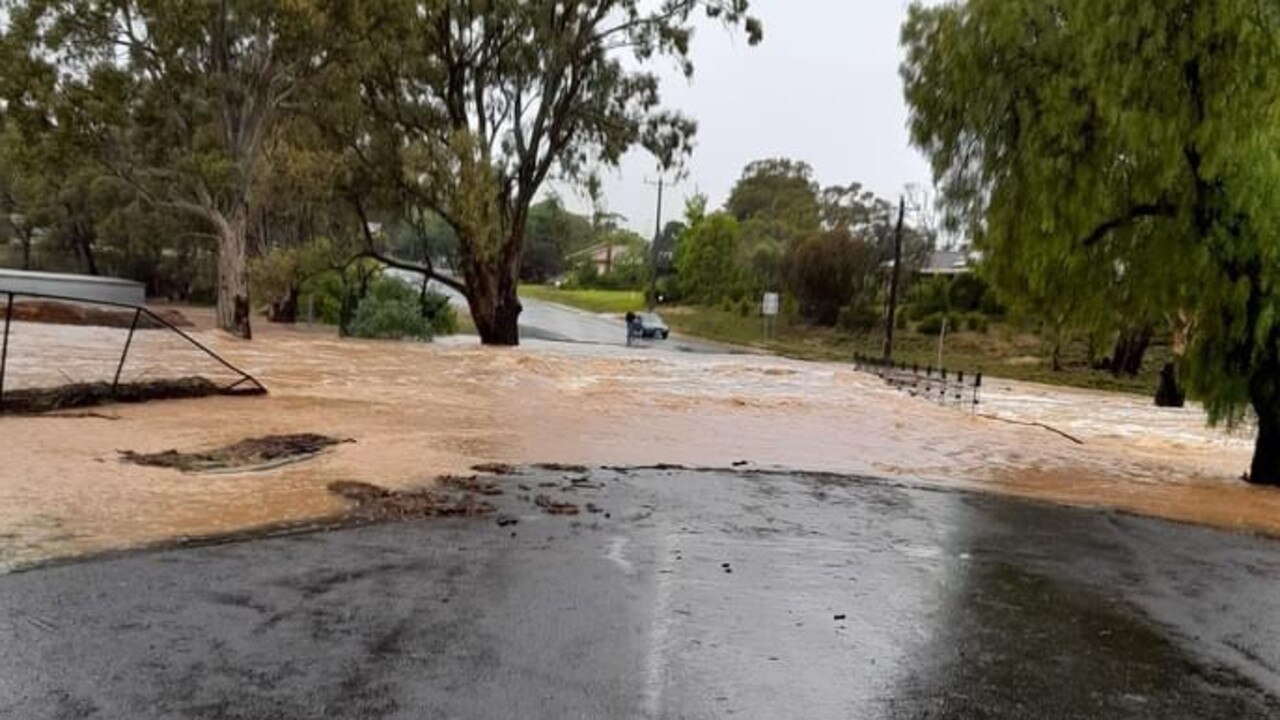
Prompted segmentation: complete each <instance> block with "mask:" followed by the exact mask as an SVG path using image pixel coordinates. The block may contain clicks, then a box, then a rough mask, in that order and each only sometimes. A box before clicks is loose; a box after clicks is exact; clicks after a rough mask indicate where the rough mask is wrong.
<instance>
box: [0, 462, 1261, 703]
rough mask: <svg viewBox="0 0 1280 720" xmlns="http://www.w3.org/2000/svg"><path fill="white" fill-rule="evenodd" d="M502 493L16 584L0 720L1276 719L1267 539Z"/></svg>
mask: <svg viewBox="0 0 1280 720" xmlns="http://www.w3.org/2000/svg"><path fill="white" fill-rule="evenodd" d="M263 481H264V482H265V481H267V480H263ZM193 482H198V480H193ZM502 482H503V485H504V487H505V488H506V494H505V495H503V496H502V497H499V498H497V499H496V500H497V502H498V503H499V504H500V505H501V509H502V510H503V511H504V512H507V513H510V514H511V515H512V516H513V517H515V518H517V519H518V520H519V523H518V524H516V525H510V526H504V527H499V525H498V524H497V523H496V522H495V521H494V520H493V519H492V518H489V519H474V520H433V521H419V522H406V523H399V524H387V525H378V526H366V527H360V528H355V529H346V530H340V531H331V532H323V533H321V532H316V533H308V534H296V535H289V536H283V537H274V538H266V539H256V540H251V541H243V542H232V543H225V544H219V545H211V546H205V547H199V548H194V549H193V548H185V549H164V550H151V551H141V552H132V553H125V554H121V555H117V556H112V557H104V558H98V559H93V560H88V561H79V562H74V563H71V564H64V565H56V566H50V567H45V568H42V569H35V570H31V571H26V572H22V573H18V574H14V575H9V576H0V647H3V648H4V652H3V653H0V717H5V718H22V719H24V720H42V719H45V718H123V717H127V718H138V719H140V720H141V719H145V718H210V719H217V718H237V719H251V718H262V719H264V720H265V719H267V718H271V719H289V718H316V717H335V718H405V719H409V718H414V719H416V718H513V719H514V718H520V719H522V720H524V719H531V718H532V719H536V718H557V719H559V718H673V719H674V718H690V719H696V718H722V717H737V718H761V719H770V720H772V719H774V718H788V717H804V718H925V717H929V718H939V717H943V718H946V717H956V718H1025V717H1052V718H1081V719H1083V718H1098V717H1126V718H1152V719H1155V718H1169V717H1197V718H1232V719H1236V718H1265V717H1276V716H1277V714H1278V713H1280V701H1278V700H1277V695H1276V692H1277V689H1278V687H1280V685H1278V682H1277V668H1278V667H1280V594H1278V593H1276V592H1275V578H1276V577H1277V576H1278V575H1280V545H1278V544H1277V543H1276V542H1275V541H1271V540H1265V539H1259V538H1254V537H1246V536H1237V535H1231V534H1224V533H1220V532H1215V531H1210V530H1205V529H1200V528H1196V527H1191V526H1183V525H1175V524H1170V523H1165V522H1160V521H1154V520H1146V519H1139V518H1134V517H1129V516H1125V515H1118V514H1112V513H1100V512H1091V511H1085V510H1078V509H1066V508H1059V507H1054V506H1048V505H1040V504H1033V503H1028V502H1023V501H1017V500H1010V499H1004V498H1000V497H994V496H980V495H970V494H964V493H953V492H940V491H937V490H927V489H923V488H919V487H914V486H910V485H902V484H893V483H889V482H885V481H878V480H870V479H858V478H846V477H835V476H803V475H795V474H769V473H733V472H725V471H718V472H710V471H708V472H699V471H686V470H678V469H667V470H626V471H612V470H598V471H594V472H590V473H578V472H563V471H550V470H540V471H528V472H526V473H525V474H522V475H517V476H512V477H508V478H505V479H503V480H502ZM538 493H546V494H548V495H550V496H553V497H555V498H562V499H566V500H570V501H572V502H575V503H577V504H578V505H579V507H581V508H582V509H583V512H582V514H580V515H578V516H576V517H552V516H548V515H544V514H541V513H539V512H538V511H537V509H536V508H535V507H534V505H533V504H532V503H530V502H528V496H529V495H536V494H538ZM587 503H591V506H590V507H591V508H594V509H596V510H598V512H589V511H588V505H587Z"/></svg>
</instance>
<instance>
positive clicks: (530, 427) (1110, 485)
mask: <svg viewBox="0 0 1280 720" xmlns="http://www.w3.org/2000/svg"><path fill="white" fill-rule="evenodd" d="M122 332H123V331H116V330H107V329H101V328H74V327H65V326H47V325H30V324H19V327H17V328H16V330H15V333H14V344H13V345H12V346H11V353H12V358H11V361H12V362H13V363H14V365H13V367H14V368H19V369H20V370H21V372H17V373H16V375H15V376H14V377H13V378H10V380H9V382H12V383H18V384H25V385H27V386H33V385H51V384H58V383H62V382H66V381H67V380H68V379H70V380H86V379H99V378H100V377H101V375H102V374H103V373H108V377H109V373H110V372H112V371H113V370H114V359H115V358H116V357H117V356H118V350H119V345H120V343H121V342H122V340H123V336H122ZM197 335H198V337H200V338H201V339H202V340H204V341H206V342H208V343H210V344H211V345H213V346H215V347H216V348H217V349H219V350H220V351H222V352H223V353H225V354H226V355H227V356H228V357H229V358H231V359H232V360H233V361H235V362H236V363H237V364H239V365H241V366H243V367H245V368H246V369H247V370H249V371H251V372H253V373H254V374H255V375H257V376H258V377H260V378H261V379H262V380H263V381H264V382H265V383H266V384H267V385H268V386H269V387H270V389H271V395H270V396H269V397H266V398H259V399H243V398H215V399H207V400H196V401H173V402H160V403H153V404H149V405H144V406H115V407H111V408H109V409H108V411H107V412H108V413H109V414H112V415H113V416H116V417H117V418H118V419H114V420H110V419H102V418H49V417H43V418H15V417H3V418H0V438H3V440H4V444H3V458H2V460H3V462H0V569H3V568H5V567H13V566H16V565H20V564H22V563H25V562H30V561H33V560H39V559H41V558H45V557H50V556H57V555H65V554H71V553H78V552H85V551H92V550H101V549H106V548H118V547H127V546H133V545H137V544H141V543H146V542H151V541H156V540H162V539H165V538H171V537H175V536H193V535H204V534H209V533H217V532H224V531H228V530H235V529H241V528H245V527H251V526H255V525H262V524H266V523H272V522H278V521H292V520H303V519H307V518H314V517H318V516H321V515H326V514H329V513H332V512H334V511H336V510H337V509H338V505H337V504H336V502H335V501H334V499H333V498H332V497H330V496H329V494H328V493H326V492H325V491H324V487H325V486H326V485H327V484H328V483H329V482H332V481H334V480H360V481H366V482H373V483H378V484H382V485H387V486H391V487H408V486H415V485H421V484H423V483H428V482H431V481H432V479H433V478H434V477H435V476H436V475H439V474H441V473H448V472H459V471H464V470H466V469H467V468H468V467H469V466H470V465H472V464H473V463H477V462H485V461H505V462H514V463H526V462H537V461H556V462H572V463H584V464H589V465H620V464H622V465H630V464H653V463H659V462H665V463H683V464H686V465H693V466H713V467H727V466H729V465H731V464H733V463H738V462H747V463H750V464H752V465H753V466H756V467H785V468H803V469H813V470H830V471H838V472H851V473H859V474H866V475H875V476H883V477H903V478H911V479H916V480H922V481H927V482H933V483H937V484H940V485H944V486H958V487H978V488H983V489H990V490H995V491H999V492H1004V493H1012V494H1019V495H1030V496H1036V497H1044V498H1049V499H1054V500H1061V501H1065V502H1070V503H1078V504H1098V505H1111V506H1118V507H1123V508H1128V509H1132V510H1136V511H1139V512H1144V513H1151V514H1157V515H1162V516H1167V517H1173V518H1179V519H1187V520H1193V521H1198V522H1205V523H1210V524H1214V525H1218V526H1222V527H1230V528H1243V529H1262V530H1269V531H1280V493H1276V492H1274V491H1270V490H1264V489H1257V488H1251V487H1247V486H1245V485H1244V484H1242V483H1239V482H1238V481H1236V480H1235V479H1234V477H1235V476H1236V475H1237V474H1238V473H1239V471H1240V469H1241V468H1243V467H1245V466H1246V464H1247V458H1248V452H1249V442H1248V439H1247V438H1243V437H1230V436H1226V435H1222V434H1219V433H1216V432H1212V431H1209V430H1206V429H1205V428H1204V427H1203V423H1202V422H1201V418H1200V417H1198V416H1197V414H1196V413H1195V412H1194V411H1186V412H1182V413H1166V412H1162V411H1157V410H1155V409H1154V408H1150V407H1148V406H1147V403H1146V401H1145V399H1143V398H1137V397H1131V396H1118V395H1106V394H1101V393H1087V392H1080V391H1061V392H1059V391H1056V390H1055V391H1047V390H1045V389H1043V388H1038V387H1036V386H1029V385H1021V384H1014V383H1004V382H999V381H997V382H994V383H992V384H991V385H990V387H989V388H988V389H987V391H986V394H985V396H984V397H985V401H986V405H985V406H984V407H985V409H986V410H987V411H988V412H994V413H997V414H999V415H1002V416H1008V417H1013V418H1023V419H1033V420H1038V421H1044V422H1049V423H1052V424H1061V425H1063V426H1065V427H1066V428H1067V429H1069V430H1070V431H1071V432H1073V433H1074V434H1076V435H1079V436H1080V437H1082V438H1083V439H1084V440H1085V441H1086V444H1085V445H1083V446H1077V445H1074V444H1072V443H1070V442H1067V441H1065V440H1063V439H1062V438H1060V437H1058V436H1055V435H1053V434H1052V433H1047V432H1045V431H1043V430H1041V429H1038V428H1028V427H1020V426H1011V425H1005V424H1001V423H996V422H993V421H990V420H986V419H982V418H977V417H973V416H971V415H967V414H965V413H963V412H960V411H957V410H955V409H953V408H941V407H938V406H936V405H932V404H930V403H928V402H927V401H924V400H919V399H914V398H910V397H906V396H904V395H900V394H898V393H896V392H894V391H892V390H890V389H888V388H886V387H885V386H884V385H883V384H881V383H880V382H879V381H878V380H876V379H875V378H874V377H871V376H867V375H862V374H858V373H855V372H854V371H853V370H852V369H850V368H849V367H848V366H843V365H836V364H819V363H801V362H792V361H786V360H780V359H775V358H768V357H753V356H723V355H690V354H682V353H665V354H659V353H653V352H649V351H646V350H628V349H627V348H624V347H610V346H598V345H574V344H563V343H537V342H533V343H529V344H528V345H526V346H525V347H522V348H518V349H488V348H480V347H478V346H476V345H475V344H474V340H454V341H446V342H442V343H438V344H436V345H415V344H400V343H385V342H361V341H349V340H338V339H336V338H333V337H331V336H327V335H324V334H320V333H318V332H311V331H308V330H306V329H283V328H279V327H272V326H264V327H262V328H261V329H260V330H259V334H258V335H259V336H258V338H257V339H255V340H254V341H253V342H252V343H240V342H236V341H233V340H230V339H228V338H226V337H224V336H220V335H218V334H216V333H212V332H200V333H197ZM103 358H107V359H108V360H106V361H104V360H103ZM201 363H204V364H203V365H202V364H201ZM207 370H209V367H208V365H207V361H206V360H205V359H204V358H203V357H202V356H200V355H199V354H198V353H192V352H191V351H189V350H188V349H186V348H185V346H184V345H182V344H181V343H177V344H175V343H174V342H172V341H171V340H167V339H166V338H165V337H164V336H162V335H158V334H154V333H140V335H139V337H138V338H137V339H136V340H135V345H134V348H133V351H132V352H131V355H130V360H129V363H128V364H127V365H126V367H125V373H124V379H126V380H131V379H145V378H149V377H161V376H165V375H166V374H174V373H179V372H180V373H184V374H185V373H189V372H205V371H207ZM1141 427H1146V428H1149V431H1148V432H1146V433H1143V434H1141V435H1138V434H1136V433H1135V431H1134V429H1135V428H1141ZM296 432H315V433H321V434H325V435H329V436H334V437H342V438H352V439H353V440H355V442H354V443H353V444H348V445H343V446H341V447H339V448H337V449H335V450H334V451H333V452H330V453H328V454H326V455H323V456H321V457H320V458H318V459H317V460H314V461H311V462H308V463H304V464H301V465H295V466H290V467H286V468H282V469H279V470H276V471H273V472H270V473H265V474H258V475H252V474H246V475H217V476H207V475H183V474H181V473H177V472H175V471H171V470H164V469H157V468H142V467H134V466H126V465H122V464H120V463H119V462H118V461H117V451H119V450H134V451H139V452H157V451H162V450H166V449H169V448H178V449H182V450H194V449H203V448H209V447H215V446H219V445H225V444H229V443H232V442H235V441H238V440H241V439H243V438H246V437H251V436H258V435H267V434H274V433H296Z"/></svg>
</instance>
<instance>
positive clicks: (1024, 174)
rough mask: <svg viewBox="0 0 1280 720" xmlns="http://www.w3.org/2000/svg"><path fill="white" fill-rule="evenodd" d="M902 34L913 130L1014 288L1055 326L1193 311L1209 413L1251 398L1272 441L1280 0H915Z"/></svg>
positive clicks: (1099, 329) (958, 213)
mask: <svg viewBox="0 0 1280 720" xmlns="http://www.w3.org/2000/svg"><path fill="white" fill-rule="evenodd" d="M903 41H904V44H905V46H906V48H907V60H906V62H905V63H904V65H903V77H904V80H905V84H906V96H907V101H908V104H909V105H910V108H911V121H910V122H911V129H912V136H913V139H914V141H915V143H916V144H917V145H918V146H920V147H921V148H922V149H924V151H925V152H926V153H927V154H928V155H929V156H930V158H931V161H932V163H933V168H934V172H935V175H936V176H937V177H938V178H939V180H940V185H941V190H942V194H943V200H944V202H945V204H946V207H947V210H948V214H949V218H950V221H951V222H952V223H953V224H955V225H959V226H963V227H964V228H966V229H967V230H968V231H969V233H970V234H971V235H972V236H973V237H974V238H975V241H976V243H977V245H978V247H979V248H980V249H981V250H982V251H983V253H984V262H983V268H984V269H983V272H984V274H985V275H986V277H987V278H988V279H989V280H990V281H991V282H992V283H993V285H995V286H996V288H997V289H998V290H999V291H1000V293H1001V297H1002V299H1004V300H1005V301H1006V302H1008V303H1010V304H1011V305H1013V306H1014V307H1015V308H1021V309H1028V310H1031V311H1034V312H1038V313H1041V314H1042V315H1044V316H1045V318H1046V322H1047V323H1048V324H1049V325H1050V327H1051V328H1054V329H1056V330H1055V332H1057V333H1058V334H1061V331H1062V330H1063V329H1071V328H1078V329H1081V330H1083V331H1084V332H1085V333H1086V334H1090V335H1099V334H1102V333H1103V332H1104V331H1110V332H1111V333H1115V332H1117V331H1119V330H1120V329H1122V328H1123V327H1125V326H1127V325H1132V324H1141V323H1144V322H1151V321H1154V320H1165V319H1166V318H1169V317H1187V318H1193V319H1194V320H1193V322H1194V330H1193V332H1192V335H1191V341H1190V344H1189V346H1188V348H1187V351H1186V356H1185V359H1184V364H1185V366H1186V369H1187V374H1186V376H1185V377H1186V379H1187V381H1188V384H1189V387H1190V389H1191V390H1192V391H1193V393H1194V394H1196V395H1198V396H1199V397H1200V398H1201V399H1203V401H1204V402H1205V406H1206V408H1207V409H1208V411H1209V416H1210V420H1211V421H1214V422H1218V421H1226V422H1232V421H1235V420H1238V419H1239V418H1240V417H1241V413H1242V411H1243V410H1244V409H1245V408H1246V407H1247V406H1252V408H1253V410H1254V411H1255V414H1256V415H1257V416H1258V417H1259V418H1260V419H1261V420H1263V422H1262V423H1261V425H1260V428H1261V429H1262V430H1261V432H1260V435H1259V449H1260V451H1261V450H1263V449H1264V448H1268V447H1274V446H1275V445H1276V444H1277V443H1280V380H1278V379H1277V378H1280V323H1278V322H1277V319H1278V318H1280V262H1278V260H1280V245H1277V243H1276V242H1275V238H1276V237H1277V231H1278V230H1280V205H1277V203H1276V202H1275V196H1276V191H1277V188H1280V125H1277V123H1276V121H1275V118H1276V115H1277V110H1280V62H1278V61H1280V13H1277V12H1276V9H1275V7H1273V6H1272V5H1271V4H1268V3H1263V2H1258V1H1257V0H1218V1H1216V2H1205V1H1199V2H1188V3H1167V2H1159V1H1157V0H1119V1H1118V2H1117V1H1115V0H1066V1H1065V2H1055V3H1044V2H1038V1H1036V0H968V1H967V2H963V3H948V4H944V5H937V6H932V7H926V6H924V5H922V4H917V5H915V6H913V7H912V9H911V11H910V15H909V19H908V21H907V23H906V26H905V27H904V29H903ZM1259 458H1263V460H1264V462H1263V463H1262V465H1261V466H1259V465H1258V459H1259ZM1277 465H1280V458H1277V457H1276V456H1275V455H1273V454H1267V453H1263V452H1260V454H1259V455H1258V456H1255V472H1254V475H1255V479H1258V480H1260V481H1265V482H1280V466H1277ZM1259 474H1261V475H1262V476H1261V477H1259Z"/></svg>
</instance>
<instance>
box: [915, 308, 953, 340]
mask: <svg viewBox="0 0 1280 720" xmlns="http://www.w3.org/2000/svg"><path fill="white" fill-rule="evenodd" d="M944 323H945V324H946V326H947V330H948V332H950V331H951V330H953V329H955V326H954V324H953V323H952V321H951V318H950V316H948V315H947V314H946V313H941V312H936V313H933V314H931V315H926V316H925V318H924V319H923V320H921V321H920V324H919V325H917V326H916V332H918V333H920V334H921V335H940V334H941V333H942V326H943V324H944Z"/></svg>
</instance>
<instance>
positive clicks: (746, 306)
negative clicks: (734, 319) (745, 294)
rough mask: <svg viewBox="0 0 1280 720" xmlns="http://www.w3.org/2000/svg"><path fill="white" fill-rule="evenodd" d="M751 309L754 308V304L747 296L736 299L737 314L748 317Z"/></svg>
mask: <svg viewBox="0 0 1280 720" xmlns="http://www.w3.org/2000/svg"><path fill="white" fill-rule="evenodd" d="M752 310H755V304H754V303H752V302H751V301H750V300H748V299H747V298H742V299H741V300H739V301H738V314H739V315H741V316H742V317H749V316H750V315H751V311H752Z"/></svg>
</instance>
